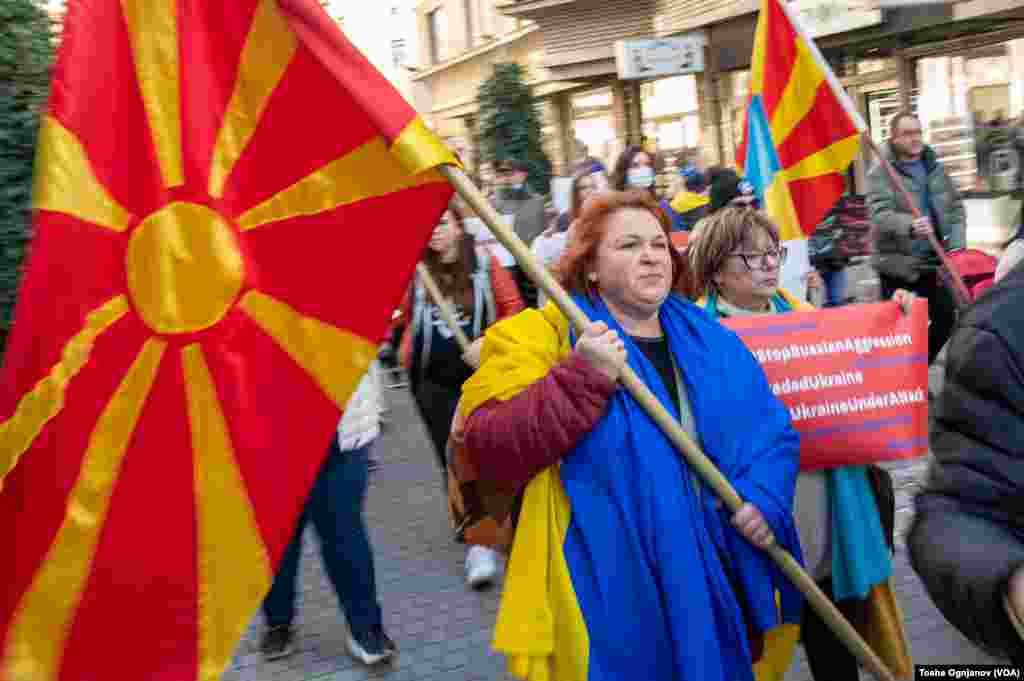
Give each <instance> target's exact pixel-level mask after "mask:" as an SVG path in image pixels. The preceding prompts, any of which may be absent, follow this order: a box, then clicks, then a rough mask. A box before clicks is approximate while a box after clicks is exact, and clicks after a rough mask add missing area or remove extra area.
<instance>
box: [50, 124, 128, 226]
mask: <svg viewBox="0 0 1024 681" xmlns="http://www.w3.org/2000/svg"><path fill="white" fill-rule="evenodd" d="M32 207H33V208H35V209H36V210H48V211H52V212H54V213H64V214H66V215H71V216H73V217H76V218H78V219H80V220H84V221H85V222H88V223H90V224H93V225H98V226H100V227H107V228H109V229H112V230H114V231H115V232H123V231H124V230H126V229H128V220H129V215H128V211H126V210H125V209H124V208H122V207H121V205H120V204H119V203H118V202H117V201H115V200H114V198H113V197H112V196H111V195H110V192H108V191H107V188H106V187H104V186H103V183H101V182H100V181H99V180H98V179H97V178H96V175H95V174H94V173H93V172H92V166H91V165H90V163H89V157H88V155H87V154H86V152H85V148H84V147H83V146H82V143H81V142H80V141H79V140H78V138H76V137H75V135H74V133H72V132H71V131H70V130H68V129H67V128H65V127H64V126H63V125H61V124H60V121H58V120H57V119H56V118H54V117H53V116H50V115H46V116H43V120H42V124H41V125H40V128H39V145H38V149H37V150H36V177H35V185H34V188H33V192H32Z"/></svg>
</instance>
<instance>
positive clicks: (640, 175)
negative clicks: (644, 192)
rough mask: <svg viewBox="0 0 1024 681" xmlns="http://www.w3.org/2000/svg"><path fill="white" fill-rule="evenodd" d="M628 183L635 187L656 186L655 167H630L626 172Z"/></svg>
mask: <svg viewBox="0 0 1024 681" xmlns="http://www.w3.org/2000/svg"><path fill="white" fill-rule="evenodd" d="M626 184H627V185H629V186H630V187H632V188H634V189H647V188H649V187H652V186H654V168H650V167H644V168H630V169H629V172H627V173H626Z"/></svg>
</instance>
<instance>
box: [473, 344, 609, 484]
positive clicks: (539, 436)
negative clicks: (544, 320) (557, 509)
mask: <svg viewBox="0 0 1024 681" xmlns="http://www.w3.org/2000/svg"><path fill="white" fill-rule="evenodd" d="M616 385H617V384H616V383H614V382H612V381H610V380H608V378H607V377H606V376H605V375H604V374H602V373H601V372H600V371H599V370H597V369H596V368H594V366H593V365H592V364H590V362H588V361H587V360H586V359H584V358H583V357H581V356H579V355H577V354H575V353H573V354H572V355H570V356H569V357H568V358H567V359H566V360H565V361H563V362H561V363H560V364H558V365H556V366H555V367H553V368H552V369H551V371H549V372H548V374H547V376H545V377H544V378H542V379H540V380H539V381H537V382H536V383H534V384H533V385H531V386H530V387H529V388H527V389H526V390H524V391H523V392H521V393H520V394H518V395H516V396H515V397H513V398H512V399H510V400H506V401H504V402H500V401H498V400H491V401H490V402H487V403H486V404H483V405H481V406H480V407H478V408H477V409H476V410H475V411H474V412H473V413H472V414H470V416H469V418H468V419H467V421H466V434H465V445H466V454H467V456H468V457H469V458H470V460H471V461H472V464H473V466H474V467H475V468H476V470H477V471H478V473H479V476H480V478H481V479H484V480H491V481H494V482H500V483H503V484H504V485H510V486H511V485H514V486H520V485H523V484H526V483H527V482H529V480H530V479H531V478H532V477H533V476H534V475H536V474H537V473H539V472H540V471H542V470H544V469H545V468H547V467H548V466H550V465H551V464H553V463H555V462H556V461H558V460H559V459H561V458H562V457H563V456H565V455H566V454H567V453H569V451H570V450H571V449H572V448H573V447H575V446H576V443H577V442H579V440H580V438H582V437H583V436H584V435H585V434H586V433H587V432H589V431H590V429H591V428H593V427H594V426H595V425H596V424H597V422H598V420H600V418H601V416H603V415H604V411H605V407H606V406H607V404H608V400H609V399H610V398H611V396H612V394H613V393H614V392H615V388H616Z"/></svg>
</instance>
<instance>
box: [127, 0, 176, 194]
mask: <svg viewBox="0 0 1024 681" xmlns="http://www.w3.org/2000/svg"><path fill="white" fill-rule="evenodd" d="M121 9H122V11H123V12H124V18H125V21H126V22H127V24H128V36H129V39H130V41H131V45H132V55H133V56H134V58H135V71H136V73H137V74H138V83H139V88H140V89H141V90H142V100H143V102H144V103H145V106H146V115H147V116H148V117H149V129H150V130H152V131H153V145H154V147H155V148H156V156H157V161H158V162H159V164H160V172H161V174H162V175H163V178H164V186H165V187H177V186H179V185H182V184H184V183H185V174H184V170H183V160H182V157H181V94H180V93H181V88H180V77H181V76H180V74H181V68H180V59H179V55H178V52H179V50H178V3H177V0H121Z"/></svg>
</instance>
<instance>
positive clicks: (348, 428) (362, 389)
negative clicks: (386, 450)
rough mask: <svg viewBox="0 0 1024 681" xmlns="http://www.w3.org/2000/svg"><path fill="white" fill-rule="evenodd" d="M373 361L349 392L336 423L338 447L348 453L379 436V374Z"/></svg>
mask: <svg viewBox="0 0 1024 681" xmlns="http://www.w3.org/2000/svg"><path fill="white" fill-rule="evenodd" d="M378 372H379V368H378V366H377V362H376V361H374V362H373V363H372V364H371V365H370V369H369V370H368V371H367V372H366V375H365V376H363V380H362V381H360V382H359V385H358V387H356V391H355V392H354V393H352V397H351V398H349V401H348V404H347V405H346V406H345V413H344V414H343V415H342V417H341V422H340V423H338V447H339V448H340V449H341V451H343V452H349V451H352V450H353V449H358V448H359V447H364V446H366V445H368V444H370V443H371V442H373V440H374V439H376V437H377V436H378V435H380V409H381V407H380V389H381V386H380V375H379V373H378Z"/></svg>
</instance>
